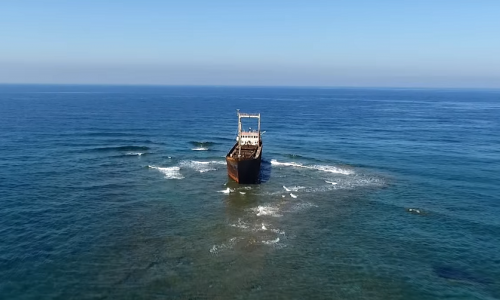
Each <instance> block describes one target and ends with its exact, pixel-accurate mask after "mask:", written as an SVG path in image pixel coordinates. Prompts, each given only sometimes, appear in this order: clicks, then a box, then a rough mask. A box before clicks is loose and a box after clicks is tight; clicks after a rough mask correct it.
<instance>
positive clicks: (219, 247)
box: [210, 237, 237, 254]
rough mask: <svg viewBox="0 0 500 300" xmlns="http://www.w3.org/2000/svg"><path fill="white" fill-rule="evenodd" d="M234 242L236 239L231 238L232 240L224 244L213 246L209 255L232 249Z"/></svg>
mask: <svg viewBox="0 0 500 300" xmlns="http://www.w3.org/2000/svg"><path fill="white" fill-rule="evenodd" d="M236 241H237V238H236V237H233V238H230V239H229V240H228V241H227V242H226V243H222V244H219V245H213V246H212V248H211V249H210V253H212V254H217V253H219V252H220V251H222V250H227V249H232V248H233V247H234V244H235V243H236Z"/></svg>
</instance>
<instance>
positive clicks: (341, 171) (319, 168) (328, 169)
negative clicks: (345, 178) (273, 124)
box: [271, 159, 354, 175]
mask: <svg viewBox="0 0 500 300" xmlns="http://www.w3.org/2000/svg"><path fill="white" fill-rule="evenodd" d="M271 165H275V166H285V167H296V168H304V169H311V170H317V171H323V172H329V173H338V174H344V175H351V174H354V171H352V170H348V169H342V168H339V167H334V166H328V165H313V166H305V165H303V164H299V163H295V162H279V161H277V160H275V159H272V160H271Z"/></svg>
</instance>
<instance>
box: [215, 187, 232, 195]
mask: <svg viewBox="0 0 500 300" xmlns="http://www.w3.org/2000/svg"><path fill="white" fill-rule="evenodd" d="M218 192H219V193H224V194H229V193H231V192H234V189H230V188H227V189H225V190H222V191H218Z"/></svg>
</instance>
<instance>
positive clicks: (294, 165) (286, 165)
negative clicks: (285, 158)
mask: <svg viewBox="0 0 500 300" xmlns="http://www.w3.org/2000/svg"><path fill="white" fill-rule="evenodd" d="M271 165H275V166H285V167H302V164H298V163H295V162H289V163H284V162H279V161H277V160H276V159H271Z"/></svg>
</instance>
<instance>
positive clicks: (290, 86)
mask: <svg viewBox="0 0 500 300" xmlns="http://www.w3.org/2000/svg"><path fill="white" fill-rule="evenodd" d="M0 86H68V87H69V86H82V87H83V86H89V87H90V86H94V87H106V86H108V87H199V88H296V89H307V88H311V89H400V90H408V89H418V90H500V87H473V86H471V87H451V86H450V87H447V86H443V87H430V86H362V85H359V86H357V85H348V86H341V85H339V86H334V85H332V86H325V85H236V84H234V85H232V84H226V85H224V84H154V83H151V84H148V83H3V82H0Z"/></svg>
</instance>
